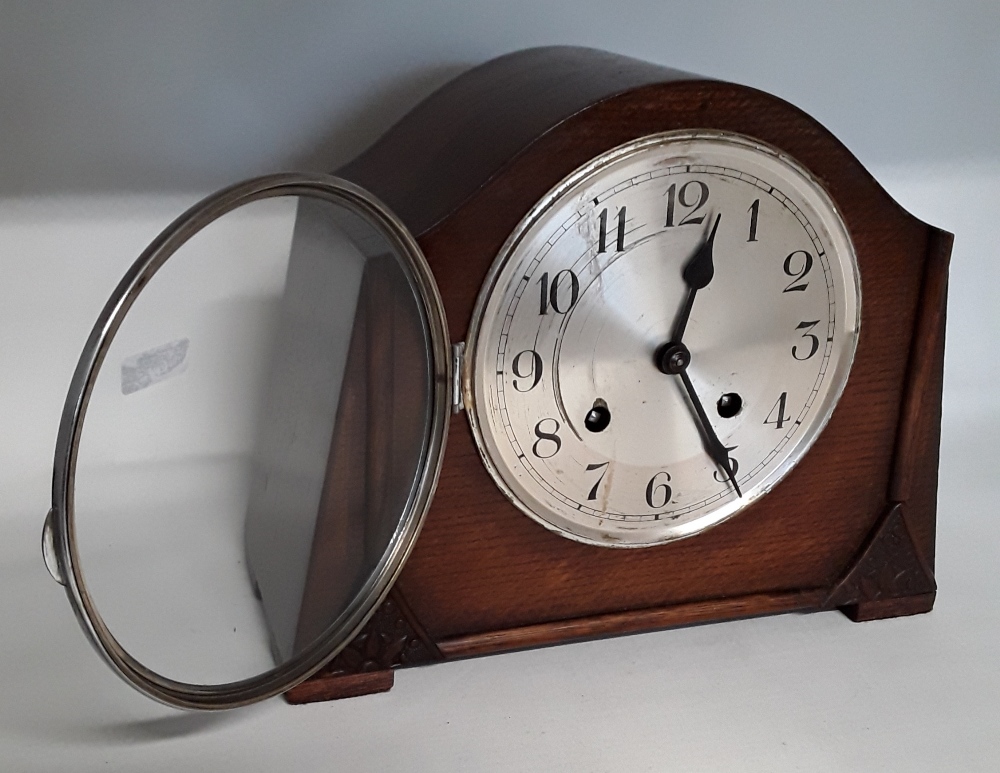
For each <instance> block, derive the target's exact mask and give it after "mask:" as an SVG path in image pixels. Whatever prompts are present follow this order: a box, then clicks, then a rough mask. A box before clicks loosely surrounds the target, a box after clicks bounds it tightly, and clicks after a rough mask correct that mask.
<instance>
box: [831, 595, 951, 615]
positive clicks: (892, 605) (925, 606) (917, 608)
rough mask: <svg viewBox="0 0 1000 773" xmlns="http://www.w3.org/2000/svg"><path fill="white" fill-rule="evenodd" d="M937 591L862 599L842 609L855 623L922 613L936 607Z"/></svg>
mask: <svg viewBox="0 0 1000 773" xmlns="http://www.w3.org/2000/svg"><path fill="white" fill-rule="evenodd" d="M936 595H937V593H934V592H931V593H921V594H920V595H918V596H903V597H902V598H897V599H880V600H878V601H861V602H859V603H857V604H847V605H845V606H842V607H840V611H841V612H843V613H844V614H845V615H847V616H848V617H849V618H850V619H851V620H853V621H854V622H855V623H863V622H866V621H868V620H884V619H886V618H889V617H905V616H907V615H922V614H923V613H924V612H930V611H931V609H932V608H933V607H934V597H935V596H936Z"/></svg>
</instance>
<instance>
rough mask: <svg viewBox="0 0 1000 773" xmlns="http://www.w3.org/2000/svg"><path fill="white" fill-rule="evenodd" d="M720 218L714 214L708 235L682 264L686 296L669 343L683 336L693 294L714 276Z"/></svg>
mask: <svg viewBox="0 0 1000 773" xmlns="http://www.w3.org/2000/svg"><path fill="white" fill-rule="evenodd" d="M721 219H722V213H721V212H720V213H719V214H717V215H716V216H715V222H714V223H713V224H712V230H711V231H709V233H708V237H707V238H706V239H705V241H703V242H702V243H701V245H700V246H699V247H698V249H697V251H696V252H695V253H694V255H692V256H691V257H690V259H689V260H688V262H687V263H685V264H684V269H683V271H682V272H681V276H682V277H683V279H684V284H686V285H687V288H688V291H687V296H686V297H685V298H684V305H683V306H682V307H681V311H680V314H678V315H677V321H676V322H675V323H674V329H673V332H672V334H671V336H670V341H671V343H675V344H679V343H680V342H681V339H682V338H683V337H684V330H685V328H687V323H688V319H689V318H690V316H691V308H692V307H693V306H694V298H695V295H697V294H698V291H699V290H701V289H703V288H705V287H707V286H708V284H709V283H710V282H711V281H712V277H714V276H715V262H714V260H713V258H712V251H713V249H714V244H715V232H716V231H717V230H718V229H719V221H720V220H721Z"/></svg>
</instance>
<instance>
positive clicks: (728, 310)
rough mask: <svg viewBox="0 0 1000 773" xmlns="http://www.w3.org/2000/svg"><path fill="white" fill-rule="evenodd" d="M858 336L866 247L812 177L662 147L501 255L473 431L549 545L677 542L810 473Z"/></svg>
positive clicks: (748, 151) (564, 192)
mask: <svg viewBox="0 0 1000 773" xmlns="http://www.w3.org/2000/svg"><path fill="white" fill-rule="evenodd" d="M859 320H860V286H859V278H858V269H857V263H856V258H855V255H854V250H853V247H852V245H851V241H850V238H849V236H848V234H847V230H846V228H845V226H844V224H843V221H842V220H841V218H840V216H839V214H838V212H837V210H836V208H835V206H834V205H833V203H832V201H831V200H830V198H829V196H828V195H827V194H826V193H825V191H824V190H823V188H822V187H821V186H820V185H819V183H818V182H816V181H815V180H814V179H813V178H812V177H811V176H810V175H809V174H808V172H806V171H805V170H804V169H802V168H801V167H800V166H799V165H798V164H796V163H795V162H794V161H792V160H791V159H789V158H788V157H786V156H783V155H781V154H780V153H779V152H778V151H776V150H774V149H772V148H770V147H768V146H766V145H764V144H762V143H760V142H757V141H754V140H751V139H749V138H745V137H741V136H736V135H731V134H723V133H719V132H697V133H691V132H687V133H669V134H663V135H656V136H652V137H646V138H643V139H641V140H637V141H635V142H632V143H629V144H628V145H626V146H623V147H621V148H617V149H615V150H613V151H610V152H609V153H607V154H605V155H603V156H601V157H600V158H597V159H595V160H594V161H593V162H591V163H590V164H588V165H587V166H585V167H583V168H581V169H579V170H577V172H575V173H574V174H573V175H571V176H570V177H569V178H568V179H566V180H565V181H563V182H562V183H561V184H560V185H559V186H557V187H556V188H555V189H554V190H553V191H551V192H550V193H549V194H548V195H547V196H546V197H545V198H544V199H543V200H542V201H541V202H539V204H538V205H537V206H536V207H535V208H534V209H533V210H532V212H530V213H529V214H528V216H527V217H526V218H525V219H524V221H523V222H522V223H521V225H520V226H519V227H518V228H517V229H516V230H515V232H514V233H513V234H512V235H511V237H510V239H509V240H508V242H507V244H506V245H505V246H504V248H503V250H502V251H501V253H500V255H499V256H498V258H497V260H496V262H495V264H494V267H493V269H492V271H491V274H490V277H489V279H488V280H487V282H486V284H485V285H484V287H483V291H482V293H481V294H480V298H479V302H478V304H477V309H476V313H475V314H474V317H473V324H472V329H471V334H470V345H469V348H468V350H467V354H466V357H467V360H468V361H467V367H466V369H465V374H466V381H465V384H464V387H465V391H466V395H467V402H468V403H470V404H471V407H470V410H469V418H470V422H471V424H472V428H473V432H474V435H475V438H476V441H477V444H478V445H479V448H480V451H481V453H482V455H483V460H484V462H485V464H486V466H487V468H488V469H489V470H490V473H491V474H492V475H493V477H494V479H495V480H496V482H497V484H498V485H499V486H500V488H501V489H502V490H503V491H504V492H505V493H506V495H507V496H508V497H509V498H510V499H511V501H513V502H514V504H515V505H517V506H518V507H519V508H521V509H522V510H523V511H524V512H525V513H527V514H528V515H529V516H531V517H532V518H534V519H536V520H538V521H539V522H540V523H542V524H543V525H544V526H546V527H547V528H550V529H552V530H555V531H557V532H559V533H560V534H563V535H564V536H567V537H570V538H572V539H576V540H579V541H583V542H588V543H593V544H598V545H609V546H622V547H636V546H642V545H652V544H659V543H662V542H667V541H670V540H673V539H678V538H681V537H684V536H688V535H691V534H694V533H697V532H698V531H701V530H703V529H705V528H708V527H709V526H711V525H713V524H716V523H718V522H720V521H721V520H723V519H725V518H727V517H729V516H731V515H733V514H734V513H736V512H737V511H739V510H740V509H742V508H743V507H745V506H746V505H747V504H749V503H750V502H752V501H753V500H755V499H756V498H758V497H760V496H761V495H762V494H764V493H766V492H767V491H768V490H770V489H771V488H772V487H773V486H774V485H775V484H776V483H777V482H778V481H779V480H780V479H781V478H782V477H783V476H784V475H785V474H787V473H788V471H789V470H790V469H791V468H792V467H793V466H794V465H795V464H796V462H797V461H798V460H799V459H801V457H802V455H803V454H804V453H805V452H806V451H807V450H808V448H809V446H810V445H811V444H812V443H813V441H815V439H816V437H817V436H818V434H819V432H820V431H821V429H822V428H823V426H824V425H825V424H826V422H827V420H828V419H829V417H830V414H831V412H832V411H833V409H834V407H835V405H836V402H837V400H838V398H839V396H840V394H841V392H842V391H843V388H844V386H845V384H846V381H847V376H848V372H849V369H850V365H851V362H852V359H853V355H854V350H855V345H856V342H857V335H858V327H859Z"/></svg>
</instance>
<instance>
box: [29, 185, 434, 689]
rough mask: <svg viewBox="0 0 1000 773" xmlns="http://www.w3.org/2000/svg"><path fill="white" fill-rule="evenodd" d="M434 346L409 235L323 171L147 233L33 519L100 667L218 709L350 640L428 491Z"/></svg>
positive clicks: (313, 665) (244, 189) (111, 308)
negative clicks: (42, 529)
mask: <svg viewBox="0 0 1000 773" xmlns="http://www.w3.org/2000/svg"><path fill="white" fill-rule="evenodd" d="M168 259H169V260H168ZM447 340H448V339H447V335H446V331H445V323H444V316H443V311H442V310H441V304H440V301H439V299H438V297H437V292H436V290H435V287H434V284H433V280H432V279H431V277H430V272H429V269H428V268H427V266H426V262H425V261H424V259H423V257H422V255H421V254H420V251H419V249H418V248H417V246H416V244H415V242H414V241H413V240H412V238H411V237H410V236H409V235H408V234H407V232H406V231H405V229H404V228H403V226H402V225H401V224H399V223H398V221H396V220H395V219H394V218H393V217H392V215H391V214H389V213H388V212H387V211H386V210H385V208H384V207H382V206H381V205H379V204H378V202H376V201H375V200H374V199H372V198H371V197H370V196H369V195H367V194H365V193H364V192H363V191H361V190H359V189H357V188H356V187H354V186H352V185H350V184H349V183H345V182H343V181H339V180H335V179H334V178H326V177H305V176H301V175H296V176H291V175H284V176H275V177H269V178H262V179H260V180H254V181H249V182H247V183H243V184H241V185H239V186H235V187H234V188H231V189H228V190H227V191H223V192H221V193H219V194H216V195H215V196H213V197H210V198H209V199H206V200H205V201H203V202H202V203H200V204H199V205H197V206H196V207H194V208H193V209H192V210H190V211H189V212H188V213H186V214H185V215H184V216H182V217H181V218H180V219H179V220H178V221H176V222H175V223H174V224H173V225H171V226H170V228H168V229H167V231H165V232H164V234H162V235H161V236H160V237H159V238H158V239H157V240H156V241H155V242H154V243H153V244H152V245H151V246H150V248H149V249H148V250H147V252H146V253H145V254H144V255H143V256H142V257H141V258H140V259H139V260H138V261H137V262H136V264H135V265H134V266H133V267H132V269H131V270H130V272H129V274H128V275H127V276H126V277H125V279H123V280H122V283H121V284H120V285H119V287H118V289H117V291H116V293H115V295H114V296H113V297H112V299H111V300H110V301H109V303H108V305H107V307H106V308H105V310H104V313H103V314H102V316H101V319H100V320H99V321H98V324H97V325H96V327H95V329H94V332H93V333H92V335H91V339H90V341H89V342H88V345H87V348H86V350H85V351H84V354H83V356H82V358H81V361H80V364H79V366H78V369H77V373H76V375H75V377H74V382H73V385H72V387H71V389H70V394H69V396H68V398H67V404H66V409H65V413H64V416H63V423H62V426H61V428H60V437H59V447H58V450H57V455H56V474H55V480H54V492H53V493H54V498H53V508H54V509H53V512H54V518H55V520H54V523H52V524H50V529H49V530H47V534H48V535H49V539H50V541H51V544H50V548H49V552H50V553H51V554H53V555H54V558H55V562H56V563H57V564H58V566H57V574H61V575H62V577H63V579H64V580H65V581H66V584H67V589H68V591H69V594H70V597H71V599H72V600H73V602H74V604H75V605H76V607H77V612H78V616H79V617H80V619H81V622H82V623H83V625H84V627H85V629H86V630H87V631H88V633H89V634H90V635H91V638H92V639H93V640H94V643H95V644H96V646H97V647H98V649H99V650H100V651H101V652H102V654H104V655H105V657H106V658H107V659H108V660H109V661H110V662H111V664H112V666H113V667H115V669H116V670H117V671H118V672H119V673H120V674H121V675H122V676H124V677H125V678H126V679H127V680H128V681H130V682H131V683H132V684H133V685H135V686H137V687H138V688H139V689H141V690H143V691H145V692H147V693H148V694H150V695H152V696H153V697H155V698H158V699H160V700H163V701H165V702H168V703H172V704H175V705H182V706H189V707H192V706H193V707H200V708H221V707H228V706H234V705H239V704H241V703H247V702H250V701H252V700H258V699H261V698H264V697H267V696H269V695H273V694H275V693H277V692H280V691H283V690H285V689H288V688H289V687H291V686H292V685H294V684H295V683H297V682H298V681H301V680H302V679H303V678H305V677H306V676H308V674H309V673H311V672H313V671H315V670H316V669H317V668H319V667H320V666H321V665H322V664H323V663H324V662H326V661H327V660H329V659H330V658H331V657H332V656H333V655H334V654H335V653H336V652H337V651H338V650H339V649H340V648H341V647H343V646H344V645H345V644H346V643H347V642H348V641H350V638H351V637H352V636H353V635H354V633H356V631H357V630H358V629H359V628H360V627H361V625H363V623H364V622H365V620H366V619H367V617H368V616H369V615H370V614H371V612H373V611H374V609H375V607H376V606H377V605H378V603H379V602H380V601H381V599H382V598H383V597H384V595H385V593H386V592H387V590H388V588H389V587H390V585H391V582H392V580H393V579H394V578H395V576H396V574H397V573H398V571H399V569H400V568H401V566H402V563H403V561H404V560H405V557H406V555H407V554H408V552H409V549H410V547H411V545H412V542H413V539H414V538H415V536H416V533H417V531H418V529H419V526H420V523H421V521H422V518H423V515H424V512H425V511H426V508H427V506H428V504H429V502H430V497H431V494H432V492H433V487H434V485H435V482H436V478H437V472H438V469H439V466H440V456H441V451H442V446H443V438H444V431H445V427H446V424H447V419H448V408H449V395H448V394H447V386H448V385H449V384H450V379H449V357H448V354H449V352H448V346H447ZM84 416H86V421H84Z"/></svg>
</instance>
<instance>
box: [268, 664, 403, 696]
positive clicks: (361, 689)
mask: <svg viewBox="0 0 1000 773" xmlns="http://www.w3.org/2000/svg"><path fill="white" fill-rule="evenodd" d="M394 681H395V674H394V673H393V672H392V671H369V672H367V673H362V674H343V675H338V676H320V677H314V678H312V679H308V680H306V681H305V682H303V683H302V684H300V685H298V686H297V687H293V688H292V689H291V690H289V691H288V692H286V693H285V700H286V701H288V702H289V703H293V704H297V703H315V702H317V701H334V700H338V699H339V698H356V697H358V696H359V695H373V694H374V693H379V692H388V691H389V690H391V689H392V684H393V682H394Z"/></svg>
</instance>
